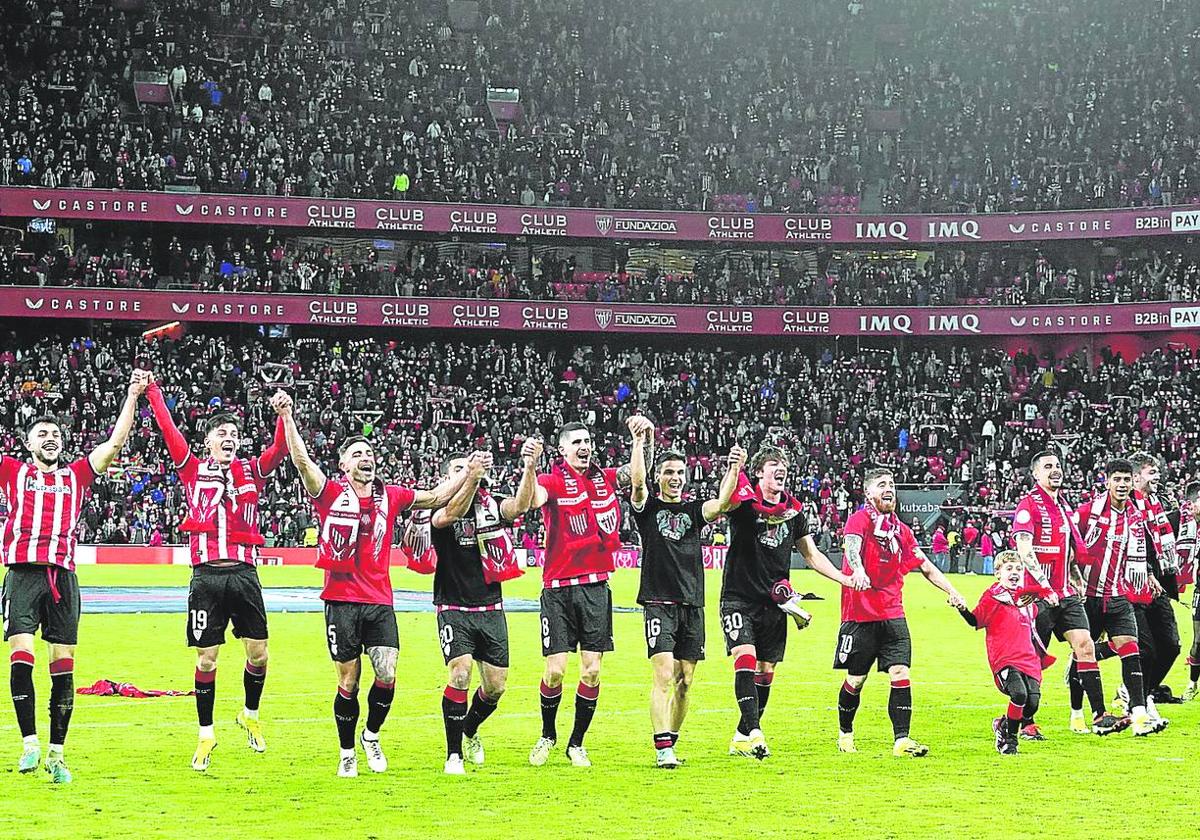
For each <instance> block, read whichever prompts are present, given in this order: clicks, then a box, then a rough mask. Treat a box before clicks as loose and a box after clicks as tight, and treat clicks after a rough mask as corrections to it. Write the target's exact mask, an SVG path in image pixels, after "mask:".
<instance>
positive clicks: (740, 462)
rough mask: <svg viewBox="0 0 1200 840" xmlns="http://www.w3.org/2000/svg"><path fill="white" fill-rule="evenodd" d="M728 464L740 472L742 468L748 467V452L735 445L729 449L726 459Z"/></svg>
mask: <svg viewBox="0 0 1200 840" xmlns="http://www.w3.org/2000/svg"><path fill="white" fill-rule="evenodd" d="M726 462H727V463H728V464H729V466H731V467H733V468H734V469H735V470H739V471H740V470H741V469H742V467H744V466H746V450H745V449H742V447H740V446H738V445H737V444H736V443H735V444H734V445H733V446H731V447H730V448H729V455H728V456H727V458H726Z"/></svg>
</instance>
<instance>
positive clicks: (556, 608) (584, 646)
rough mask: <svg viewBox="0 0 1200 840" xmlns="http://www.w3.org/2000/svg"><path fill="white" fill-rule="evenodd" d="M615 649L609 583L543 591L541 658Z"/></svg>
mask: <svg viewBox="0 0 1200 840" xmlns="http://www.w3.org/2000/svg"><path fill="white" fill-rule="evenodd" d="M576 648H578V649H579V650H588V651H593V652H596V653H604V652H606V651H610V650H612V649H613V620H612V590H611V589H609V588H608V581H601V582H600V583H581V584H577V585H575V586H562V587H559V588H557V589H543V590H542V656H550V655H551V654H555V653H572V652H574V651H575V650H576Z"/></svg>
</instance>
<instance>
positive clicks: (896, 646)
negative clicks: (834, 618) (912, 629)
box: [833, 618, 912, 677]
mask: <svg viewBox="0 0 1200 840" xmlns="http://www.w3.org/2000/svg"><path fill="white" fill-rule="evenodd" d="M876 663H878V670H880V671H886V670H887V669H888V668H891V667H892V666H893V665H903V666H905V667H908V666H910V665H912V637H911V636H910V635H909V634H908V621H907V620H905V619H903V618H891V619H888V620H886V621H843V622H842V626H841V628H840V629H839V630H838V643H837V651H836V652H835V653H834V655H833V667H834V668H835V669H836V670H842V671H847V672H849V673H850V674H853V675H854V676H856V677H861V676H863V675H864V674H868V673H870V672H871V666H872V665H875V664H876Z"/></svg>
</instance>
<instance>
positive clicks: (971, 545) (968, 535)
mask: <svg viewBox="0 0 1200 840" xmlns="http://www.w3.org/2000/svg"><path fill="white" fill-rule="evenodd" d="M978 541H979V529H978V528H976V527H975V521H974V520H972V519H968V520H967V524H966V525H965V526H963V530H962V548H963V551H962V568H961V569H960V571H962V572H964V573H973V572H974V571H975V569H974V568H973V564H974V562H975V549H976V545H977V543H978Z"/></svg>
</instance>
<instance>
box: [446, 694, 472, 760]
mask: <svg viewBox="0 0 1200 840" xmlns="http://www.w3.org/2000/svg"><path fill="white" fill-rule="evenodd" d="M466 717H467V690H466V689H465V688H455V687H454V686H452V685H448V686H446V690H445V691H443V692H442V721H443V723H445V725H446V757H447V758H449V757H450V756H452V755H457V756H460V757H461V756H462V751H463V750H462V736H463V720H465V719H466Z"/></svg>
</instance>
